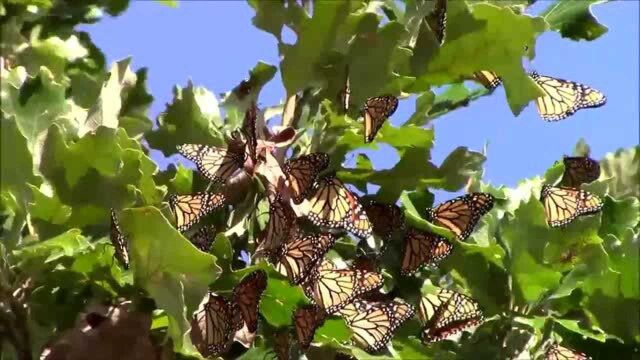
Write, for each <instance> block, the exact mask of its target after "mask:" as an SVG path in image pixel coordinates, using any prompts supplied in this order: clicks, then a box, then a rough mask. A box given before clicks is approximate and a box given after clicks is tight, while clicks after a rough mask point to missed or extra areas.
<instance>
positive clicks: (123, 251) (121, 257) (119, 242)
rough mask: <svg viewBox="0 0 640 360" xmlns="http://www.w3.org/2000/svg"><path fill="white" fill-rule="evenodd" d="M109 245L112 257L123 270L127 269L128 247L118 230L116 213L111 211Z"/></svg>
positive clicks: (118, 223) (120, 231) (118, 224)
mask: <svg viewBox="0 0 640 360" xmlns="http://www.w3.org/2000/svg"><path fill="white" fill-rule="evenodd" d="M110 237H111V244H113V248H114V249H115V250H114V254H113V255H114V256H115V257H116V259H118V261H120V263H121V264H122V266H123V267H124V268H125V269H129V245H128V242H127V238H126V237H125V236H124V234H123V233H122V230H121V229H120V222H119V221H118V217H117V216H116V211H115V210H113V209H111V230H110Z"/></svg>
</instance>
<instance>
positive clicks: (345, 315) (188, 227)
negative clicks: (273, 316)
mask: <svg viewBox="0 0 640 360" xmlns="http://www.w3.org/2000/svg"><path fill="white" fill-rule="evenodd" d="M424 20H425V22H424V24H425V26H428V27H429V28H430V29H431V31H432V32H433V35H434V39H435V41H436V42H437V43H439V44H443V43H444V42H445V41H446V36H447V34H446V24H447V1H446V0H436V1H435V2H434V9H433V11H432V12H431V13H430V14H428V15H427V16H426V17H425V19H424ZM529 76H530V78H531V80H532V81H533V82H535V83H536V84H537V85H538V86H539V87H540V89H541V90H542V91H543V93H544V96H542V97H540V98H538V99H536V106H537V109H538V112H539V114H540V116H541V117H542V118H543V119H544V120H546V121H558V120H561V119H564V118H567V117H569V116H571V115H572V114H574V113H576V112H577V111H578V110H581V109H585V108H594V107H599V106H602V105H604V104H605V102H606V97H605V96H604V94H602V93H601V92H599V91H597V90H595V89H592V88H590V87H588V86H586V85H582V84H579V83H576V82H572V81H568V80H563V79H558V78H554V77H550V76H543V75H539V74H537V73H535V72H532V73H530V74H529ZM472 78H473V79H474V80H476V81H478V82H480V83H481V84H482V85H483V86H484V87H486V88H487V89H489V90H493V89H495V88H497V87H498V86H500V84H501V83H502V80H501V78H500V77H499V75H498V74H497V73H495V72H493V71H490V70H483V71H478V72H475V73H473V74H472ZM241 90H242V89H239V90H238V91H240V92H241V93H242V91H241ZM350 98H351V89H350V80H349V74H348V69H347V77H346V81H345V86H344V89H342V91H341V92H340V100H341V103H342V105H343V108H344V111H345V112H347V111H349V109H350V105H351V104H350V101H351V100H350ZM398 104H399V100H398V98H397V97H396V96H394V95H390V94H384V95H379V96H375V97H371V98H368V99H367V100H366V101H364V104H362V106H361V108H360V109H359V115H360V116H361V117H362V122H363V125H364V131H363V135H364V136H363V137H364V139H363V140H364V142H365V143H369V142H373V141H375V139H376V136H378V133H379V132H380V130H381V129H382V128H383V126H384V123H385V121H386V120H387V119H388V118H390V117H391V116H392V115H393V114H394V113H395V112H396V110H397V108H398ZM258 118H259V109H258V108H257V106H256V105H255V103H251V104H250V106H249V107H248V109H247V111H246V113H245V117H244V121H243V123H242V126H241V128H240V129H238V130H236V131H234V132H233V133H231V134H230V136H228V137H227V138H226V144H225V145H226V146H221V147H218V146H210V145H205V144H182V145H179V146H178V147H177V150H178V152H179V153H180V154H182V155H183V156H184V157H185V158H186V159H188V160H190V161H192V162H193V163H194V164H195V167H196V168H197V170H198V171H199V172H200V173H201V174H202V175H203V176H204V177H205V178H206V179H207V180H209V182H210V186H211V187H214V188H216V189H217V191H205V192H197V193H191V194H172V195H170V196H169V198H168V202H169V205H170V208H171V210H172V212H173V214H174V222H175V226H176V228H177V229H178V230H179V231H181V232H183V233H185V234H190V235H189V238H190V240H191V242H192V243H193V244H194V246H196V247H197V248H198V249H199V250H201V251H205V252H206V251H209V248H210V247H211V245H212V242H213V239H214V238H215V236H216V233H217V232H218V231H219V230H220V229H219V228H216V227H214V226H210V225H209V226H200V228H198V229H196V230H193V228H194V226H195V225H196V224H197V223H199V222H200V220H201V219H202V218H203V217H204V216H207V215H208V214H210V213H213V212H215V211H217V210H222V209H225V208H227V207H228V206H232V205H233V204H231V203H230V200H229V194H228V193H227V191H226V187H227V185H228V183H229V182H230V181H231V179H233V178H234V177H236V176H238V175H240V174H244V175H248V176H254V175H259V176H256V177H257V178H258V179H259V180H260V181H262V182H263V185H264V189H266V191H265V194H264V199H265V200H266V201H267V202H268V205H269V210H268V214H269V217H268V220H267V222H266V224H265V226H264V227H263V228H262V229H261V230H260V231H259V233H257V236H256V237H255V239H254V244H253V245H255V248H254V252H253V253H254V260H256V261H266V262H267V263H269V264H270V265H271V266H272V267H273V269H274V270H275V272H278V273H280V274H281V275H282V276H283V277H286V279H288V281H289V282H290V283H291V284H292V285H294V286H298V287H300V289H301V290H302V292H303V293H304V294H305V296H306V297H307V298H308V300H309V304H306V305H302V306H299V307H298V308H297V309H296V310H295V311H294V312H293V313H292V314H291V317H292V325H293V326H292V329H291V331H288V330H286V331H279V332H277V333H276V334H275V336H274V337H273V346H274V352H275V354H276V356H277V358H278V359H288V358H289V350H290V348H291V342H290V341H289V339H290V336H289V333H290V332H291V333H293V337H294V338H295V340H296V343H297V344H298V347H299V349H300V350H301V351H302V352H305V351H307V350H308V349H309V348H310V346H311V344H312V342H313V340H314V336H315V332H316V330H317V329H318V328H319V327H321V326H322V325H323V324H324V323H325V321H326V319H328V318H330V317H341V318H342V319H344V321H345V323H346V324H347V326H348V327H349V328H350V329H351V330H352V332H353V340H354V342H355V344H357V345H358V346H360V347H361V348H363V349H365V350H366V351H367V352H370V353H376V352H379V351H381V350H383V349H384V348H386V346H387V344H388V343H389V342H390V341H391V338H392V337H393V335H394V333H395V332H396V331H397V329H398V328H399V327H400V326H401V325H402V324H403V323H405V322H406V321H407V320H409V319H410V318H412V317H414V316H417V318H418V319H419V321H420V322H421V323H422V330H421V333H420V338H421V339H422V342H423V343H424V344H429V343H432V342H436V341H440V340H443V339H447V338H450V337H451V336H453V335H456V334H459V333H461V332H462V331H463V330H466V329H469V328H471V327H473V326H477V325H479V324H481V323H482V322H483V320H484V317H483V312H482V310H481V306H480V304H479V303H478V302H477V301H476V300H474V299H473V298H472V297H470V296H468V295H466V294H464V293H462V292H459V291H456V290H453V289H447V288H440V287H435V289H431V290H430V291H428V292H425V293H423V294H421V297H420V298H419V299H418V300H417V302H416V303H415V304H409V303H408V302H407V301H406V300H404V299H402V298H400V297H397V296H394V295H392V293H391V292H387V293H383V292H382V291H381V288H382V286H383V283H384V279H383V276H382V271H381V264H380V263H381V262H380V261H379V258H378V257H375V258H373V259H372V258H370V257H359V258H357V259H355V260H353V261H351V262H348V263H347V264H344V263H338V262H337V261H334V259H332V258H330V256H328V255H327V254H328V253H329V252H330V250H331V249H332V248H334V246H335V244H336V242H337V240H338V239H339V238H340V237H341V236H343V235H346V234H348V235H351V236H352V237H355V238H359V239H360V240H363V239H369V238H371V237H372V236H373V237H374V238H376V239H377V240H381V241H382V242H383V244H384V245H383V247H382V250H379V252H378V255H381V254H383V253H385V249H386V247H387V246H390V244H393V243H394V242H395V240H398V239H400V242H401V244H400V246H398V247H399V248H400V256H399V259H398V261H397V262H398V263H397V264H394V265H397V267H398V268H399V274H400V275H401V276H414V275H415V274H416V273H418V271H419V270H421V269H423V268H425V267H435V266H438V265H439V264H440V263H441V262H442V261H443V260H444V259H446V258H447V257H448V256H449V255H450V254H451V253H452V251H453V250H454V246H455V244H456V242H457V241H465V240H467V239H468V238H469V237H470V236H472V234H473V231H474V230H475V229H476V228H477V225H478V223H479V222H480V220H481V219H482V217H483V216H485V215H486V214H487V213H489V212H490V211H491V210H492V208H493V207H494V203H495V201H496V199H494V197H493V196H492V195H491V194H489V193H484V192H472V193H468V194H465V195H463V196H459V197H456V198H454V199H451V200H448V201H445V202H443V203H441V204H438V205H436V206H434V207H432V208H429V209H424V213H423V214H422V215H423V217H424V218H425V219H426V220H427V221H429V222H431V223H432V224H434V225H436V226H440V227H443V228H446V229H448V230H450V231H451V233H453V234H454V235H455V239H447V238H445V237H443V236H441V235H438V234H435V233H433V232H430V231H427V230H424V229H419V228H416V227H414V226H411V225H410V224H408V223H407V222H406V221H405V215H404V211H403V209H401V208H400V207H399V206H397V205H396V204H388V203H382V202H377V201H374V200H371V199H368V200H364V199H361V198H360V197H359V196H357V195H356V194H355V193H354V192H352V191H351V190H350V189H349V188H348V187H347V185H346V184H344V183H343V182H342V180H340V178H339V177H338V176H337V175H336V172H335V170H333V169H330V167H331V166H330V164H331V157H330V155H329V154H326V153H322V152H312V153H306V154H299V155H297V156H294V157H289V158H286V156H284V155H282V154H283V153H280V154H278V151H277V149H276V146H274V145H273V144H274V140H273V139H274V138H276V137H277V136H271V135H269V134H268V129H267V128H266V127H264V129H262V128H261V127H260V126H258V125H257V122H258ZM380 136H384V131H382V132H381V135H380ZM563 162H564V167H565V172H564V174H563V177H562V179H561V180H560V182H559V183H557V184H545V185H544V186H543V187H542V189H541V192H540V200H541V202H542V204H543V208H544V214H545V217H546V219H547V223H548V224H549V226H551V227H561V226H566V225H567V224H569V223H571V222H572V221H574V220H575V219H576V218H578V217H580V216H585V215H589V214H594V213H597V212H599V211H600V210H601V209H602V206H603V204H602V201H601V199H600V198H598V197H597V196H596V195H594V194H591V193H590V192H588V191H586V190H582V189H580V186H581V185H582V184H584V183H589V182H592V181H594V180H595V179H597V178H598V177H599V175H600V167H599V164H598V163H597V162H596V161H594V160H593V159H590V158H588V157H565V158H564V159H563ZM207 190H208V189H207ZM111 241H112V242H113V244H114V247H115V257H116V258H117V259H118V260H119V261H120V263H121V264H122V265H123V266H124V267H125V268H129V266H130V256H129V248H128V243H127V240H126V237H125V236H124V234H123V233H122V231H121V228H120V225H119V223H118V219H117V216H116V212H115V211H113V210H112V212H111ZM134 261H135V259H134ZM386 265H388V264H386ZM267 283H268V276H267V273H266V272H265V271H263V270H257V271H254V272H251V273H249V274H248V275H246V276H244V277H243V278H242V279H241V280H240V281H239V282H238V283H237V285H235V287H234V288H233V290H232V291H231V296H229V297H225V296H222V295H219V294H216V293H214V292H210V293H208V294H207V296H205V298H204V299H203V302H202V303H201V304H200V307H199V308H198V310H197V311H196V312H195V313H194V314H193V318H192V322H191V325H192V326H191V332H190V335H191V339H192V342H193V343H194V344H195V345H196V347H197V349H198V350H199V351H200V352H201V354H202V355H203V356H220V355H223V354H225V353H227V352H228V351H229V349H230V347H231V345H232V344H233V342H234V340H238V338H239V336H240V335H239V334H240V333H241V332H242V331H244V332H248V333H249V334H255V333H256V332H257V329H258V319H259V307H260V299H261V296H262V293H263V292H264V291H265V289H266V288H267ZM586 358H587V357H586V356H585V355H584V354H580V353H577V352H574V351H573V350H570V349H568V348H565V347H562V346H560V345H558V344H552V345H551V346H549V347H548V348H547V350H546V354H545V359H548V360H551V359H586Z"/></svg>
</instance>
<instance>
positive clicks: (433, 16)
mask: <svg viewBox="0 0 640 360" xmlns="http://www.w3.org/2000/svg"><path fill="white" fill-rule="evenodd" d="M425 20H426V21H427V25H429V28H431V31H432V32H433V34H434V35H435V37H436V40H438V43H439V44H442V43H443V42H444V35H445V33H446V30H447V0H436V3H435V5H434V9H433V11H432V12H431V13H430V14H429V15H427V16H426V17H425Z"/></svg>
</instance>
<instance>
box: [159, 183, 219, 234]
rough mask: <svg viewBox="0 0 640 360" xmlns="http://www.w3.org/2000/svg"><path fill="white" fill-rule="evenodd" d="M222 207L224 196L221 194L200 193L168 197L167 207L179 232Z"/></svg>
mask: <svg viewBox="0 0 640 360" xmlns="http://www.w3.org/2000/svg"><path fill="white" fill-rule="evenodd" d="M224 205H225V196H224V194H222V193H211V192H202V193H194V194H189V195H175V194H172V195H170V196H169V206H170V207H171V210H172V211H173V213H174V215H175V220H176V227H177V228H178V230H180V231H185V230H187V229H189V228H190V227H191V226H192V225H193V224H195V223H197V222H198V221H199V220H200V219H201V218H202V217H203V216H205V215H207V214H209V213H210V212H212V211H214V210H217V209H220V208H222V207H223V206H224Z"/></svg>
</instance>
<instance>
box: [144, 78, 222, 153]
mask: <svg viewBox="0 0 640 360" xmlns="http://www.w3.org/2000/svg"><path fill="white" fill-rule="evenodd" d="M173 93H174V97H173V102H171V103H170V104H169V105H168V106H167V109H166V110H165V111H164V112H163V113H162V114H160V116H159V117H158V119H157V120H156V125H157V128H156V129H153V130H151V131H149V132H147V133H146V134H145V139H146V140H147V141H148V142H149V145H150V146H151V147H152V148H154V149H157V150H160V151H162V153H163V154H164V155H165V156H169V155H172V154H175V153H177V152H178V151H177V150H176V146H177V145H181V144H185V143H195V144H205V145H214V146H221V145H222V144H223V139H222V134H221V132H220V130H219V128H220V126H221V125H222V119H221V117H220V109H219V108H218V100H217V99H216V97H215V96H214V95H213V94H212V93H211V92H210V91H209V90H207V89H205V88H203V87H194V86H193V84H192V83H191V82H189V84H188V85H187V86H186V87H185V88H180V87H178V86H176V87H175V88H174V90H173Z"/></svg>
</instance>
